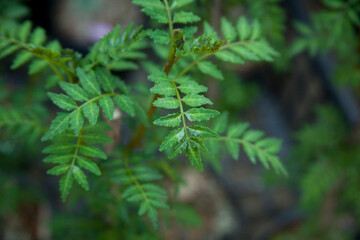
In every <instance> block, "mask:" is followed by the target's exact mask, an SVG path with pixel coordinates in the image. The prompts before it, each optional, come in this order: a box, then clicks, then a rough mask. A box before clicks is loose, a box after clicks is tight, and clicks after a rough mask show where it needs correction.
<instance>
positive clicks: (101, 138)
mask: <svg viewBox="0 0 360 240" xmlns="http://www.w3.org/2000/svg"><path fill="white" fill-rule="evenodd" d="M81 139H82V140H83V141H84V142H86V143H112V142H113V141H114V140H113V139H112V138H111V137H109V136H107V135H103V134H101V135H100V134H99V133H97V134H96V135H95V134H85V135H82V138H81Z"/></svg>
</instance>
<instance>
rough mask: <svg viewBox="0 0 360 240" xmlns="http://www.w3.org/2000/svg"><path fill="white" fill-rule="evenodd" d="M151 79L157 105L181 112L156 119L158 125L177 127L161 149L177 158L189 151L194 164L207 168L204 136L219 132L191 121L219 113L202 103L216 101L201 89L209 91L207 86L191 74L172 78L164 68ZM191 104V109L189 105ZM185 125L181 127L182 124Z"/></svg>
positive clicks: (188, 153)
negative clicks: (205, 94) (198, 81)
mask: <svg viewBox="0 0 360 240" xmlns="http://www.w3.org/2000/svg"><path fill="white" fill-rule="evenodd" d="M149 80H151V81H152V82H154V84H155V85H154V87H152V88H151V89H150V91H151V92H152V93H155V94H158V95H160V96H163V97H160V98H158V99H157V100H156V101H154V103H153V104H154V106H156V107H161V108H165V109H176V110H177V112H175V113H171V114H168V115H166V116H163V117H160V118H158V119H156V120H155V121H154V124H155V125H157V126H163V127H171V128H173V127H176V129H175V130H173V131H171V132H170V133H169V134H168V136H167V137H166V138H165V140H164V141H163V143H162V144H161V146H160V151H164V150H168V151H169V158H174V157H175V156H176V155H178V154H180V153H181V152H185V153H186V155H187V157H188V158H189V160H190V163H191V164H192V165H193V166H196V167H197V168H199V169H200V170H203V164H202V160H201V157H200V151H207V149H206V147H205V145H204V144H203V140H202V137H203V136H209V135H210V136H213V137H216V136H217V134H216V133H215V132H213V131H211V130H210V129H209V128H206V127H203V126H200V125H192V126H188V124H187V121H189V122H202V121H205V120H209V119H211V118H214V117H216V116H218V115H219V112H218V111H216V110H212V109H206V108H203V107H201V106H203V105H206V104H212V102H211V101H210V100H209V99H208V98H206V97H204V96H203V95H202V94H201V93H202V92H206V91H207V87H205V86H202V85H199V84H198V83H196V82H195V81H194V80H191V79H189V78H178V79H173V80H171V78H169V77H168V76H167V75H166V74H165V73H163V72H155V73H153V74H152V75H150V76H149ZM185 106H188V109H187V110H186V109H185ZM180 124H181V125H182V126H181V127H180V128H178V127H179V126H180Z"/></svg>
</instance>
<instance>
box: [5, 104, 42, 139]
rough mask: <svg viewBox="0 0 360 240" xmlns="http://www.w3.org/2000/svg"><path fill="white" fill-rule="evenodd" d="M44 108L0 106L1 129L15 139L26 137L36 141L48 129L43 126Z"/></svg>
mask: <svg viewBox="0 0 360 240" xmlns="http://www.w3.org/2000/svg"><path fill="white" fill-rule="evenodd" d="M43 115H44V109H42V108H40V109H38V108H36V107H31V109H17V108H5V107H0V129H1V131H2V134H1V135H3V134H6V136H9V137H11V138H14V139H20V138H25V139H26V140H27V141H29V142H30V143H34V142H35V141H36V140H38V139H39V138H40V136H41V135H42V134H43V133H44V131H45V130H46V129H45V127H44V126H43V122H42V119H43Z"/></svg>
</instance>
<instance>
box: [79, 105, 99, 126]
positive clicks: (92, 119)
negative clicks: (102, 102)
mask: <svg viewBox="0 0 360 240" xmlns="http://www.w3.org/2000/svg"><path fill="white" fill-rule="evenodd" d="M82 110H83V113H84V116H85V117H86V118H87V119H88V120H89V123H90V125H95V124H96V122H97V119H98V117H99V106H98V105H97V104H96V103H94V102H89V103H86V105H85V106H84V107H83V108H82Z"/></svg>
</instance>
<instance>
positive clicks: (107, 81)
mask: <svg viewBox="0 0 360 240" xmlns="http://www.w3.org/2000/svg"><path fill="white" fill-rule="evenodd" d="M95 74H96V77H97V80H98V82H99V84H100V86H101V87H102V89H104V91H107V92H114V89H115V86H116V85H115V77H114V76H113V75H111V73H110V72H108V71H106V70H105V69H102V68H97V69H96V70H95Z"/></svg>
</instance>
